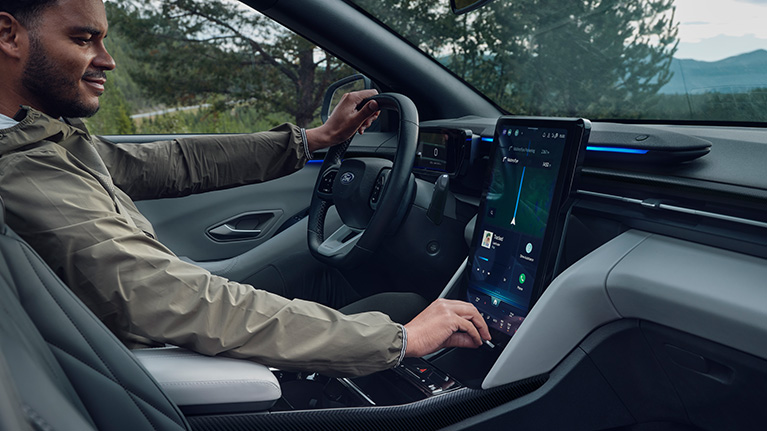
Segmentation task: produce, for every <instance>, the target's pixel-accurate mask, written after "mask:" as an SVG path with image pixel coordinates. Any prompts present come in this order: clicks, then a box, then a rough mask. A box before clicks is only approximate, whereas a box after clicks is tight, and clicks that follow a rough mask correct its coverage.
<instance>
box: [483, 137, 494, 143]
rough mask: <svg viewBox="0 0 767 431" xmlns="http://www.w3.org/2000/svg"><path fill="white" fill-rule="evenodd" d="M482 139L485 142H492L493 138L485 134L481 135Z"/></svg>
mask: <svg viewBox="0 0 767 431" xmlns="http://www.w3.org/2000/svg"><path fill="white" fill-rule="evenodd" d="M482 140H483V141H485V142H493V138H488V137H486V136H483V137H482Z"/></svg>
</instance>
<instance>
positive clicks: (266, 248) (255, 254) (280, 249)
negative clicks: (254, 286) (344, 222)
mask: <svg viewBox="0 0 767 431" xmlns="http://www.w3.org/2000/svg"><path fill="white" fill-rule="evenodd" d="M307 223H308V218H307V217H304V219H303V220H301V221H299V222H298V223H296V224H294V225H293V226H291V227H289V228H288V229H286V230H285V231H283V232H281V233H280V234H279V235H277V236H276V237H274V238H270V239H269V240H268V241H266V242H265V243H263V244H262V245H261V246H259V247H256V248H253V249H251V250H249V251H247V252H245V253H243V254H241V255H239V256H235V257H233V258H230V259H224V260H218V261H210V262H196V261H194V260H192V259H190V258H188V257H182V259H183V260H185V261H187V262H190V263H193V264H195V265H198V266H200V267H202V268H205V269H207V270H208V271H210V272H211V273H213V274H216V275H219V276H221V277H225V278H228V279H230V280H236V281H240V280H245V279H247V278H248V277H250V276H251V275H253V274H255V273H257V272H259V271H260V270H261V269H263V268H265V267H267V266H268V265H270V264H272V263H273V262H274V260H275V256H288V255H290V254H294V253H296V252H298V251H299V250H305V251H306V254H307V256H309V249H308V246H307V245H306V230H307V228H308V224H307ZM340 225H341V218H340V217H339V216H338V212H337V211H336V209H335V207H331V208H330V210H328V214H327V216H326V217H325V229H327V230H331V229H332V230H335V229H337V228H338V227H339V226H340Z"/></svg>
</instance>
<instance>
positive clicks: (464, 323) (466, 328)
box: [455, 316, 482, 346]
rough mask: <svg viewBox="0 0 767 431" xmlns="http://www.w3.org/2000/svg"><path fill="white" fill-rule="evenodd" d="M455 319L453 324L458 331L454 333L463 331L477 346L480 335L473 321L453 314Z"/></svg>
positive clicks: (479, 343)
mask: <svg viewBox="0 0 767 431" xmlns="http://www.w3.org/2000/svg"><path fill="white" fill-rule="evenodd" d="M455 319H456V321H455V324H456V326H457V327H458V331H457V332H456V333H463V334H466V335H468V336H469V337H471V339H472V340H473V341H474V346H479V345H481V344H482V337H481V336H480V335H479V331H478V330H477V327H476V326H475V324H474V322H473V321H471V320H466V319H465V318H463V317H460V316H455Z"/></svg>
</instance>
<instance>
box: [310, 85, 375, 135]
mask: <svg viewBox="0 0 767 431" xmlns="http://www.w3.org/2000/svg"><path fill="white" fill-rule="evenodd" d="M371 88H373V82H372V81H371V80H370V78H368V77H367V76H365V75H362V74H359V73H358V74H355V75H351V76H347V77H346V78H344V79H342V80H340V81H337V82H334V83H332V84H330V87H328V89H327V91H326V92H325V98H324V99H323V100H322V109H321V110H320V119H321V120H322V122H323V123H324V122H326V121H328V117H329V116H330V113H331V112H333V108H335V107H336V105H338V102H340V101H341V97H343V95H344V94H346V93H350V92H352V91H359V90H369V89H371Z"/></svg>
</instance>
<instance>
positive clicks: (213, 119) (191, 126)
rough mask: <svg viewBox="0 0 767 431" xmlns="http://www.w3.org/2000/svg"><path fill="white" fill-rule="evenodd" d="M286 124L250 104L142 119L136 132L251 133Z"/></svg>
mask: <svg viewBox="0 0 767 431" xmlns="http://www.w3.org/2000/svg"><path fill="white" fill-rule="evenodd" d="M287 121H290V117H289V115H287V114H284V113H283V114H274V113H264V112H262V111H261V110H259V109H257V108H256V107H254V106H250V105H245V106H232V107H228V106H222V105H211V106H208V107H205V108H200V109H194V110H186V111H173V112H169V113H165V114H162V115H156V116H152V117H148V118H145V119H142V120H141V121H140V122H139V123H138V127H137V132H138V133H144V134H164V133H250V132H253V131H255V130H268V129H271V128H273V127H276V126H278V125H280V124H282V123H285V122H287ZM201 131H202V132H201Z"/></svg>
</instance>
